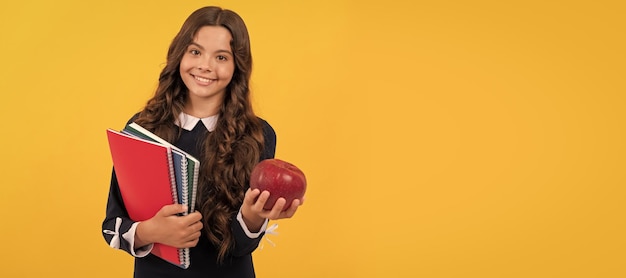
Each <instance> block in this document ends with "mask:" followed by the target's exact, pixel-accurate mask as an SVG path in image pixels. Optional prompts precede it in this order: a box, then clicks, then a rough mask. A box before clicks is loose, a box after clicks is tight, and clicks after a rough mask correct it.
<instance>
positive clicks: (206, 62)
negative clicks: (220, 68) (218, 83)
mask: <svg viewBox="0 0 626 278" xmlns="http://www.w3.org/2000/svg"><path fill="white" fill-rule="evenodd" d="M198 69H199V70H201V71H213V63H211V59H210V58H209V57H201V58H199V59H198Z"/></svg>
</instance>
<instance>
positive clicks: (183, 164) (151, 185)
mask: <svg viewBox="0 0 626 278" xmlns="http://www.w3.org/2000/svg"><path fill="white" fill-rule="evenodd" d="M138 129H139V130H140V131H138ZM146 132H148V131H147V130H145V129H143V128H141V127H140V126H138V125H137V126H135V127H134V128H129V127H128V126H127V127H126V128H125V129H124V130H123V131H122V132H118V131H115V130H112V129H107V137H108V140H109V148H110V151H111V156H112V158H113V167H114V168H115V173H116V176H117V180H118V183H119V187H120V192H121V194H122V199H123V201H124V205H125V206H126V209H127V211H128V214H129V216H130V218H131V219H133V220H135V221H144V220H147V219H149V218H151V217H152V216H154V214H156V212H158V211H159V210H160V209H161V208H162V207H163V206H164V205H169V204H173V203H180V204H185V205H187V207H188V208H189V211H188V212H186V213H183V214H187V213H189V212H191V211H193V209H195V198H196V193H195V192H196V188H197V180H198V171H199V164H200V163H199V161H198V160H197V159H195V158H193V157H192V156H190V155H188V154H186V153H185V152H183V151H182V150H180V149H178V148H176V147H174V146H172V145H171V144H169V143H167V142H165V141H164V140H163V139H161V138H158V136H156V135H154V134H152V133H146ZM154 137H156V138H158V139H160V140H163V142H165V143H167V144H163V143H161V142H159V140H158V139H155V138H154ZM190 161H191V163H190ZM152 253H153V254H154V255H156V256H158V257H160V258H162V259H164V260H166V261H168V262H170V263H172V264H174V265H177V266H179V267H181V268H188V267H189V265H190V263H191V262H190V258H189V248H175V247H172V246H168V245H164V244H159V243H155V244H154V247H153V249H152Z"/></svg>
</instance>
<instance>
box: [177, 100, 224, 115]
mask: <svg viewBox="0 0 626 278" xmlns="http://www.w3.org/2000/svg"><path fill="white" fill-rule="evenodd" d="M221 105H222V99H221V98H220V99H219V100H216V99H199V98H194V97H193V96H190V99H189V100H188V101H187V103H186V104H185V108H184V109H183V112H185V113H186V114H188V115H191V116H194V117H196V118H206V117H210V116H214V115H217V114H218V113H219V111H220V106H221Z"/></svg>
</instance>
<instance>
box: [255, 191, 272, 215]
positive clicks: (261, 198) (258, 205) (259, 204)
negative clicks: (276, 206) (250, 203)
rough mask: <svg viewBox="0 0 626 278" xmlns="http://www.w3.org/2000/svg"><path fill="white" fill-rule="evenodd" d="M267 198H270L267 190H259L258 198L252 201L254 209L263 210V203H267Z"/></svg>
mask: <svg viewBox="0 0 626 278" xmlns="http://www.w3.org/2000/svg"><path fill="white" fill-rule="evenodd" d="M269 198H270V192H269V191H267V190H264V191H263V192H261V194H260V195H259V198H258V199H257V200H256V202H255V203H254V209H255V210H256V211H263V207H264V206H265V203H267V199H269Z"/></svg>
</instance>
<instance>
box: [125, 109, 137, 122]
mask: <svg viewBox="0 0 626 278" xmlns="http://www.w3.org/2000/svg"><path fill="white" fill-rule="evenodd" d="M138 117H139V112H137V113H135V115H133V116H132V117H130V119H129V120H128V122H126V124H127V125H128V124H130V123H132V122H134V121H135V120H136V119H137V118H138Z"/></svg>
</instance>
